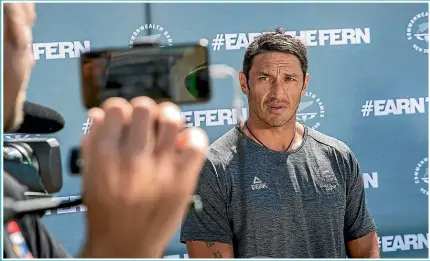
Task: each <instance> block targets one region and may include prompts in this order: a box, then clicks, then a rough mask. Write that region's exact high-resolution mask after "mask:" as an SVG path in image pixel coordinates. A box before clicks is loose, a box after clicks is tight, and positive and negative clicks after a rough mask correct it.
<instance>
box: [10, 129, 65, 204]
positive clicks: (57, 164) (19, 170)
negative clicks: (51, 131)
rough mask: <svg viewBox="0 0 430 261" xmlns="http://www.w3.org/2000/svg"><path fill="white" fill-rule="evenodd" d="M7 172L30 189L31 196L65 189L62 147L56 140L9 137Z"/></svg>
mask: <svg viewBox="0 0 430 261" xmlns="http://www.w3.org/2000/svg"><path fill="white" fill-rule="evenodd" d="M3 162H4V166H3V168H4V170H5V171H7V172H8V173H10V174H11V175H12V176H13V177H14V178H15V179H16V180H17V181H18V182H19V183H21V184H23V185H25V186H26V187H27V188H28V193H29V195H30V196H31V193H34V194H38V195H48V194H52V193H56V192H59V191H60V190H61V188H62V186H63V175H62V168H61V153H60V144H59V142H58V141H57V139H55V138H44V137H26V136H24V137H23V138H21V137H20V136H19V135H16V136H14V135H5V136H4V141H3Z"/></svg>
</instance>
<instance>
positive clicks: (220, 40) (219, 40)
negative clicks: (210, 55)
mask: <svg viewBox="0 0 430 261" xmlns="http://www.w3.org/2000/svg"><path fill="white" fill-rule="evenodd" d="M223 45H224V35H223V34H217V35H216V38H215V39H213V41H212V46H213V50H214V51H219V49H220V48H221V46H223Z"/></svg>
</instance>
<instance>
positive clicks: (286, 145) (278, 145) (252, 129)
mask: <svg viewBox="0 0 430 261" xmlns="http://www.w3.org/2000/svg"><path fill="white" fill-rule="evenodd" d="M246 125H247V126H243V127H242V129H243V131H244V132H245V134H246V135H247V136H248V137H249V138H251V139H253V140H254V141H255V142H257V143H260V144H261V143H262V144H261V145H263V146H265V147H267V148H269V149H271V150H274V151H286V150H287V149H288V150H289V151H290V150H293V149H295V148H297V147H298V146H299V145H300V144H301V142H302V139H303V133H304V128H303V126H302V125H301V124H298V123H296V116H295V115H294V116H293V117H291V120H290V121H289V122H287V123H286V124H285V125H284V126H281V127H271V126H269V125H267V124H266V123H265V122H262V121H259V120H258V118H257V117H250V118H249V119H248V121H247V124H246ZM254 136H255V137H254ZM293 139H294V140H293Z"/></svg>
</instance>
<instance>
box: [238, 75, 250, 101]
mask: <svg viewBox="0 0 430 261" xmlns="http://www.w3.org/2000/svg"><path fill="white" fill-rule="evenodd" d="M239 82H240V88H241V89H242V92H243V94H245V95H246V96H248V93H249V88H248V82H247V79H246V76H245V74H244V73H243V72H240V73H239Z"/></svg>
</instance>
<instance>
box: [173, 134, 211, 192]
mask: <svg viewBox="0 0 430 261" xmlns="http://www.w3.org/2000/svg"><path fill="white" fill-rule="evenodd" d="M208 145H209V140H208V137H207V135H206V133H205V132H204V130H202V129H200V128H188V129H185V130H184V131H183V132H182V133H181V134H180V137H179V139H178V143H177V146H178V147H177V149H178V151H179V154H178V162H177V170H178V175H176V178H177V179H178V181H177V182H178V184H181V185H182V186H183V189H185V191H187V192H189V193H192V192H193V191H194V189H195V186H196V184H197V180H198V177H199V175H200V171H201V169H202V167H203V164H204V162H205V160H206V155H207V150H208Z"/></svg>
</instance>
